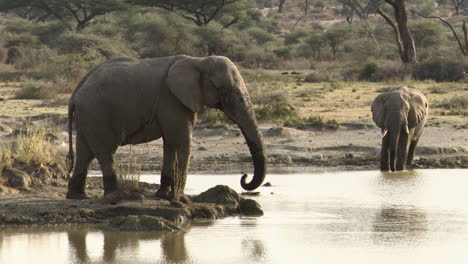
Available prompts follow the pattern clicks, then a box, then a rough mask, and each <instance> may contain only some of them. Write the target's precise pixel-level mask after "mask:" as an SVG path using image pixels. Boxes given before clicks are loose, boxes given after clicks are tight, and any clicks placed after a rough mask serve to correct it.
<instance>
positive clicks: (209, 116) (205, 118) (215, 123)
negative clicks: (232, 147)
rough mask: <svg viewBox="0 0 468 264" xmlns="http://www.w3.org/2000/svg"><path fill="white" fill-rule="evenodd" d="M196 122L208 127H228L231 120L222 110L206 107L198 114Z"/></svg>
mask: <svg viewBox="0 0 468 264" xmlns="http://www.w3.org/2000/svg"><path fill="white" fill-rule="evenodd" d="M198 123H200V124H205V125H206V127H208V128H228V127H230V125H231V123H232V122H231V121H230V120H229V118H227V116H226V115H225V114H224V113H223V112H222V111H219V110H217V109H207V110H205V112H203V113H202V114H201V115H200V116H199V118H198Z"/></svg>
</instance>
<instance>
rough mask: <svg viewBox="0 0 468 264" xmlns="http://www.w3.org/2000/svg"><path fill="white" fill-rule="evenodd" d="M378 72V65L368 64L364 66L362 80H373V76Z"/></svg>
mask: <svg viewBox="0 0 468 264" xmlns="http://www.w3.org/2000/svg"><path fill="white" fill-rule="evenodd" d="M377 70H378V66H377V63H375V62H368V63H366V64H364V67H363V69H362V71H361V74H360V75H359V79H360V80H368V81H370V80H372V75H374V73H376V72H377Z"/></svg>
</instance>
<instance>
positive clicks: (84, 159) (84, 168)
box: [67, 133, 94, 199]
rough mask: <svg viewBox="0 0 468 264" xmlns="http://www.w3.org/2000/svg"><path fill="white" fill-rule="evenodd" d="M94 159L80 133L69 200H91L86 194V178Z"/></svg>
mask: <svg viewBox="0 0 468 264" xmlns="http://www.w3.org/2000/svg"><path fill="white" fill-rule="evenodd" d="M93 159H94V154H93V153H92V151H91V149H90V148H89V146H88V144H87V143H86V142H85V140H84V139H83V136H82V135H81V134H80V133H78V134H77V137H76V164H75V169H74V170H73V176H72V177H71V178H70V181H69V182H68V192H67V198H68V199H85V198H89V196H88V195H87V194H86V192H85V189H86V177H87V174H88V168H89V164H90V163H91V161H92V160H93Z"/></svg>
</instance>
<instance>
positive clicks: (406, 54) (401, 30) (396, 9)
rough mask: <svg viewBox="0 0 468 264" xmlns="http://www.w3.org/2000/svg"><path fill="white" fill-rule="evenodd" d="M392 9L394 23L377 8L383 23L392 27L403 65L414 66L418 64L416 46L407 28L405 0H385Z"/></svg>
mask: <svg viewBox="0 0 468 264" xmlns="http://www.w3.org/2000/svg"><path fill="white" fill-rule="evenodd" d="M385 2H386V3H388V4H390V5H391V6H392V8H393V16H394V17H395V21H396V23H395V22H394V21H393V20H392V19H391V18H390V16H389V15H388V14H387V13H386V12H385V11H383V10H382V9H381V8H377V13H379V14H380V15H381V16H382V17H383V18H384V19H385V21H386V22H387V23H388V24H389V25H390V26H391V27H392V29H393V31H394V33H395V39H396V43H397V47H398V52H399V54H400V58H401V60H402V62H403V63H409V64H415V63H417V62H418V60H417V57H416V46H415V44H414V39H413V36H412V34H411V31H410V29H409V27H408V16H407V13H406V7H405V0H385Z"/></svg>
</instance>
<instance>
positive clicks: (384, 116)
mask: <svg viewBox="0 0 468 264" xmlns="http://www.w3.org/2000/svg"><path fill="white" fill-rule="evenodd" d="M371 111H372V119H373V120H374V122H375V123H376V124H377V126H378V127H380V128H381V130H382V148H381V152H380V170H382V171H388V170H391V171H395V170H405V169H406V166H411V164H412V163H413V157H414V150H415V148H416V145H417V144H418V141H419V138H420V136H421V133H422V131H423V129H424V125H425V124H426V121H427V115H428V112H429V105H428V103H427V100H426V97H425V96H424V95H423V94H422V93H421V92H419V91H417V90H416V89H413V88H408V87H399V88H396V89H393V90H390V91H389V92H385V93H382V94H380V95H379V96H377V97H376V98H375V100H374V102H373V103H372V107H371Z"/></svg>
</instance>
